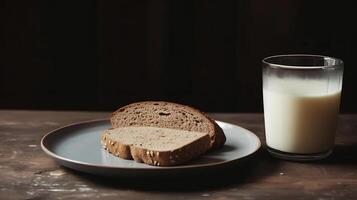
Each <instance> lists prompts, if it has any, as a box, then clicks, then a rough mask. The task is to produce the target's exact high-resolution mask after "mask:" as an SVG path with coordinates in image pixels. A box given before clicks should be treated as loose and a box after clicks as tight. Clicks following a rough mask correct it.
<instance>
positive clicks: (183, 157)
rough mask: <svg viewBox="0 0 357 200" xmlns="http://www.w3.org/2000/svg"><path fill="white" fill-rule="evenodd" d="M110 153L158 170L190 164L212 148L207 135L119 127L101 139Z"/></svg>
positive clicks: (104, 134) (173, 130) (191, 132)
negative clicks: (156, 167)
mask: <svg viewBox="0 0 357 200" xmlns="http://www.w3.org/2000/svg"><path fill="white" fill-rule="evenodd" d="M101 141H102V144H103V146H104V148H106V149H107V150H108V151H109V152H110V153H112V154H113V155H115V156H119V157H120V158H123V159H134V160H135V161H137V162H144V163H146V164H149V165H155V166H172V165H179V164H182V163H184V162H187V161H189V160H191V159H193V158H196V157H198V156H199V155H201V154H203V153H205V152H206V151H207V150H208V149H209V148H210V137H209V135H208V133H202V132H193V131H184V130H178V129H169V128H157V127H134V126H132V127H119V128H113V129H109V130H107V131H106V132H104V133H103V135H102V140H101Z"/></svg>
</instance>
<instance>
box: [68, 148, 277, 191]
mask: <svg viewBox="0 0 357 200" xmlns="http://www.w3.org/2000/svg"><path fill="white" fill-rule="evenodd" d="M278 164H279V161H278V160H276V159H273V158H272V157H271V156H270V155H269V154H268V153H267V152H266V150H265V149H263V148H261V149H260V150H258V151H257V152H256V153H255V154H254V155H253V156H249V157H246V158H243V159H241V160H239V162H236V163H234V164H230V165H225V166H221V167H220V166H218V167H214V168H212V169H211V170H202V171H200V170H198V171H197V170H196V171H195V173H189V174H185V175H184V176H183V175H177V176H167V177H166V176H145V177H144V176H139V175H138V176H130V177H103V176H97V175H92V174H87V173H83V172H79V171H74V170H71V169H67V168H66V170H67V171H69V172H70V173H72V174H74V175H75V176H78V177H79V178H83V179H85V180H86V181H89V182H93V184H96V185H101V186H103V187H107V188H114V189H115V188H116V189H119V188H120V189H137V190H143V191H146V190H154V191H155V190H157V191H166V192H170V191H172V192H174V191H176V192H177V190H180V191H187V192H189V191H199V190H206V189H212V188H221V187H228V186H230V185H237V184H239V185H244V184H247V183H252V182H255V181H258V180H259V179H261V178H264V177H265V176H268V175H270V174H271V173H274V172H275V171H276V169H277V166H278Z"/></svg>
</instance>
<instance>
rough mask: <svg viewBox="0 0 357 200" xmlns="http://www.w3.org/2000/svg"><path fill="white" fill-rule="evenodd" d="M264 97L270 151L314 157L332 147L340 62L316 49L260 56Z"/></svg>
mask: <svg viewBox="0 0 357 200" xmlns="http://www.w3.org/2000/svg"><path fill="white" fill-rule="evenodd" d="M262 64H263V101H264V121H265V135H266V143H267V146H268V151H269V152H270V153H271V154H272V155H273V156H275V157H279V158H283V159H288V160H299V161H308V160H318V159H322V158H326V157H327V156H329V155H330V154H331V153H332V149H333V147H334V142H335V133H336V126H337V118H338V113H339V106H340V96H341V89H342V76H343V62H342V60H340V59H337V58H332V57H327V56H319V55H305V54H294V55H278V56H271V57H267V58H265V59H263V61H262Z"/></svg>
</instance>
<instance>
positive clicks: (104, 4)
mask: <svg viewBox="0 0 357 200" xmlns="http://www.w3.org/2000/svg"><path fill="white" fill-rule="evenodd" d="M351 2H352V1H351ZM356 19H357V11H356V9H355V7H354V6H353V5H352V3H350V4H347V1H331V2H329V1H287V0H279V1H261V0H251V1H244V0H241V1H238V0H237V1H218V0H216V1H205V0H201V1H193V0H189V1H179V0H178V1H174V0H171V1H170V0H157V1H156V0H147V1H135V0H117V1H99V0H96V1H95V0H87V1H62V0H61V1H60V0H50V1H16V0H11V1H10V0H9V1H3V0H0V108H2V109H56V110H59V109H68V110H114V109H116V108H117V107H119V106H122V105H125V104H127V103H131V102H134V101H140V100H169V101H175V102H179V103H184V104H190V105H193V106H195V107H197V108H200V109H202V110H204V111H207V112H261V111H262V92H261V64H260V62H261V59H262V58H264V57H266V56H269V55H275V54H287V53H311V54H322V55H329V56H334V57H338V58H341V59H342V60H343V61H344V62H345V73H344V83H343V95H342V108H341V109H342V112H345V113H346V112H347V113H350V112H356V111H357V103H356V102H357V98H356V97H355V95H354V92H355V88H354V86H355V85H356V79H357V76H356V73H357V68H356V67H357V66H356V65H355V62H356V61H354V59H356V56H357V54H356V52H357V51H356V48H357V47H356V45H357V39H356V38H357V37H356V35H357V32H356V30H355V26H356V25H357V23H356Z"/></svg>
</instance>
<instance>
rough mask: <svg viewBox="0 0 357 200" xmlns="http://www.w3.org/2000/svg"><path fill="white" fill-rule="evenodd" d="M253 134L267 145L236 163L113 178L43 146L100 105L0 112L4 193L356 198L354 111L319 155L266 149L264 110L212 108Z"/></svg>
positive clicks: (96, 114) (89, 116)
mask: <svg viewBox="0 0 357 200" xmlns="http://www.w3.org/2000/svg"><path fill="white" fill-rule="evenodd" d="M211 116H212V117H213V118H215V119H217V120H222V121H226V122H230V123H234V124H238V125H240V126H242V127H244V128H247V129H249V130H251V131H253V132H254V133H256V134H257V135H258V136H259V137H260V139H261V141H262V142H263V148H261V149H260V151H259V152H258V153H257V154H255V155H254V156H253V157H251V158H250V159H249V160H248V161H245V162H242V163H241V164H238V165H237V166H236V167H234V168H233V169H232V170H227V171H224V172H223V171H218V172H217V173H215V174H212V176H205V177H198V178H197V177H196V178H192V177H181V178H180V179H177V180H176V179H175V180H172V179H171V180H154V179H150V180H140V179H138V180H136V179H135V180H131V179H108V178H101V177H97V176H93V175H88V174H84V173H80V172H76V171H73V170H69V169H66V168H63V167H60V166H58V165H57V164H56V163H55V162H54V161H53V160H52V159H51V158H50V157H48V156H47V155H46V154H45V153H44V152H42V150H41V148H40V139H41V137H42V136H43V135H44V134H45V133H46V132H48V131H50V130H52V129H55V128H58V127H60V126H63V125H66V124H68V123H72V122H77V121H82V120H89V119H97V118H103V117H108V113H101V112H53V111H8V110H2V111H0V169H1V170H0V199H138V200H144V199H147V200H149V199H221V200H224V199H246V200H250V199H264V200H268V199H318V200H329V199H344V200H345V199H357V115H341V116H340V126H339V129H338V135H337V141H336V143H337V146H336V148H335V151H334V153H333V155H332V156H330V157H329V158H328V159H326V160H324V161H320V162H313V163H297V162H287V161H283V160H279V159H275V158H273V157H271V156H270V155H269V154H268V153H267V152H266V150H265V149H264V141H265V138H264V126H263V116H262V114H211Z"/></svg>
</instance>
